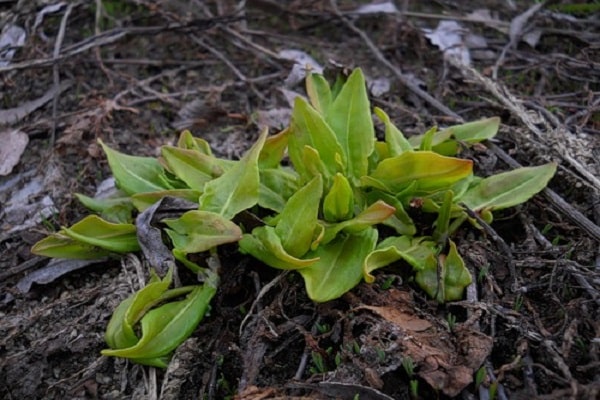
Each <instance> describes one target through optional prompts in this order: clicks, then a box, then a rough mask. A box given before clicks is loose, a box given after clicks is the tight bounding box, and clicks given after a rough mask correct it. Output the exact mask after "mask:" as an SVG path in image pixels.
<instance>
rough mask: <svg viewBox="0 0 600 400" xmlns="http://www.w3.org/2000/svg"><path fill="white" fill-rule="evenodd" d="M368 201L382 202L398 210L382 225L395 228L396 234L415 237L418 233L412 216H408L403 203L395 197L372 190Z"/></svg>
mask: <svg viewBox="0 0 600 400" xmlns="http://www.w3.org/2000/svg"><path fill="white" fill-rule="evenodd" d="M367 199H368V201H369V203H371V204H372V203H375V202H377V201H378V200H382V201H384V202H385V203H386V204H389V205H390V206H392V207H394V209H395V210H396V211H394V215H392V216H390V218H388V219H386V220H385V221H383V222H382V223H383V224H384V225H386V226H389V227H391V228H394V229H395V230H396V233H398V234H400V235H409V236H413V235H414V234H415V233H416V232H417V227H416V226H415V223H414V222H413V220H412V218H411V217H410V215H408V213H407V212H406V210H404V206H403V205H402V203H401V202H400V201H399V200H398V199H397V198H395V197H394V196H392V195H390V194H387V193H385V192H382V191H380V190H372V191H370V192H369V193H368V194H367Z"/></svg>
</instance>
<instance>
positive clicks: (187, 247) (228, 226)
mask: <svg viewBox="0 0 600 400" xmlns="http://www.w3.org/2000/svg"><path fill="white" fill-rule="evenodd" d="M162 222H164V223H165V224H166V225H167V226H168V227H169V228H170V229H166V230H165V231H166V232H167V235H169V237H170V238H171V240H172V241H173V245H174V246H175V248H176V249H178V250H180V251H182V252H184V253H200V252H203V251H207V250H209V249H211V248H213V247H216V246H218V245H221V244H225V243H233V242H237V241H239V240H240V239H241V238H242V231H241V229H240V228H239V227H238V226H237V225H236V224H234V223H233V222H231V221H230V220H228V219H226V218H223V217H222V216H221V215H219V214H215V213H213V212H210V211H199V210H192V211H188V212H186V213H184V214H183V215H182V216H181V217H179V218H174V219H163V220H162Z"/></svg>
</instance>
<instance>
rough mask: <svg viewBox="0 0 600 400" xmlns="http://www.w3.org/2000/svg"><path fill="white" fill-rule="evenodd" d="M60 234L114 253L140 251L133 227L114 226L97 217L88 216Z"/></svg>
mask: <svg viewBox="0 0 600 400" xmlns="http://www.w3.org/2000/svg"><path fill="white" fill-rule="evenodd" d="M61 232H62V233H63V234H64V235H66V236H68V237H70V238H71V239H73V240H77V241H79V242H82V243H86V244H89V245H92V246H97V247H100V248H102V249H105V250H108V251H113V252H116V253H130V252H133V251H138V250H139V249H140V245H139V244H138V241H137V236H136V229H135V225H133V224H115V223H112V222H108V221H105V220H103V219H102V218H100V217H98V216H97V215H88V216H87V217H85V218H84V219H82V220H81V221H79V222H77V223H76V224H75V225H73V226H71V227H70V228H63V229H61Z"/></svg>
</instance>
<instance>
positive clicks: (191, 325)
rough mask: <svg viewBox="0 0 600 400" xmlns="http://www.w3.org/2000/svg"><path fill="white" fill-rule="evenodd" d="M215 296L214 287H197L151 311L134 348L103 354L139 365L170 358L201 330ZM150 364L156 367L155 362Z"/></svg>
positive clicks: (108, 351)
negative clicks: (200, 326) (198, 327)
mask: <svg viewBox="0 0 600 400" xmlns="http://www.w3.org/2000/svg"><path fill="white" fill-rule="evenodd" d="M215 293H216V288H215V287H213V286H212V285H209V284H204V285H202V286H196V287H195V288H194V289H193V290H192V292H191V293H190V294H189V295H188V296H187V297H186V299H185V300H181V301H176V302H170V303H167V304H164V305H162V306H160V307H158V308H155V309H153V310H151V311H149V312H148V313H146V314H145V315H144V317H143V318H142V321H141V327H142V337H141V338H140V340H139V341H138V342H137V343H136V344H135V345H134V346H132V347H128V348H124V349H110V350H103V351H102V354H103V355H106V356H115V357H125V358H130V359H132V361H134V362H138V363H149V361H148V360H153V359H157V358H161V357H164V356H168V355H170V354H171V352H172V351H173V350H175V348H177V346H179V345H180V344H181V343H183V341H184V340H185V339H187V338H188V337H189V336H190V335H191V334H192V332H193V331H194V329H195V328H196V326H198V324H199V323H200V321H201V320H202V318H203V317H204V315H205V313H206V311H207V309H208V305H209V303H210V300H211V299H212V297H213V296H214V295H215ZM149 364H150V365H157V363H156V362H152V363H149ZM158 366H161V365H158Z"/></svg>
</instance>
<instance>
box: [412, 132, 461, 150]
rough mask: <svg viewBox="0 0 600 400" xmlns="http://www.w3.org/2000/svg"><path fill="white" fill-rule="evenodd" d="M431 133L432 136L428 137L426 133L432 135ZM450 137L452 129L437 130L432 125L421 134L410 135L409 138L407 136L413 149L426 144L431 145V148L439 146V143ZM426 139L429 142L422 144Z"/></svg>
mask: <svg viewBox="0 0 600 400" xmlns="http://www.w3.org/2000/svg"><path fill="white" fill-rule="evenodd" d="M432 133H433V136H431V137H428V135H432ZM451 137H452V131H449V130H442V131H438V130H437V128H435V127H434V128H431V129H430V130H428V131H427V132H425V133H424V134H422V135H415V136H411V137H410V138H408V142H409V143H410V144H411V146H413V148H415V149H418V148H423V147H427V146H428V145H429V146H431V147H432V148H435V147H436V146H439V145H440V144H442V143H444V142H445V141H447V140H448V139H450V138H451ZM426 141H430V143H425V144H424V142H426Z"/></svg>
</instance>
